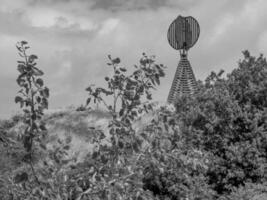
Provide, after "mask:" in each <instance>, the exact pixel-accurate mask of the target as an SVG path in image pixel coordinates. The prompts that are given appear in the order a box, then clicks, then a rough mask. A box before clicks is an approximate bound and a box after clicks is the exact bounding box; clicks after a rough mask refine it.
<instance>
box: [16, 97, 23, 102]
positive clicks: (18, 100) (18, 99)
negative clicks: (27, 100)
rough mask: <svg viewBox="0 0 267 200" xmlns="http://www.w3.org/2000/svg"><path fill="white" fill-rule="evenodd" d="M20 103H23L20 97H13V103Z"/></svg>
mask: <svg viewBox="0 0 267 200" xmlns="http://www.w3.org/2000/svg"><path fill="white" fill-rule="evenodd" d="M22 101H23V98H22V97H20V96H16V97H15V103H18V102H22Z"/></svg>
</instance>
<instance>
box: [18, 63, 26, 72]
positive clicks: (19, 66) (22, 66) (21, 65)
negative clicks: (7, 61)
mask: <svg viewBox="0 0 267 200" xmlns="http://www.w3.org/2000/svg"><path fill="white" fill-rule="evenodd" d="M17 69H18V71H19V72H20V73H21V74H23V73H24V71H25V65H23V64H19V65H18V68H17Z"/></svg>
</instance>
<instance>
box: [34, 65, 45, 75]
mask: <svg viewBox="0 0 267 200" xmlns="http://www.w3.org/2000/svg"><path fill="white" fill-rule="evenodd" d="M32 71H33V75H35V76H42V75H43V74H44V72H43V71H41V70H40V69H38V68H36V67H32Z"/></svg>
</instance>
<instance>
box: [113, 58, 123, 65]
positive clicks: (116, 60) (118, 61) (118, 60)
mask: <svg viewBox="0 0 267 200" xmlns="http://www.w3.org/2000/svg"><path fill="white" fill-rule="evenodd" d="M112 62H113V63H114V64H119V63H120V62H121V60H120V58H115V59H113V60H112Z"/></svg>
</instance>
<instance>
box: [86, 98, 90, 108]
mask: <svg viewBox="0 0 267 200" xmlns="http://www.w3.org/2000/svg"><path fill="white" fill-rule="evenodd" d="M90 101H91V98H88V99H87V101H86V105H87V106H88V105H89V103H90Z"/></svg>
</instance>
